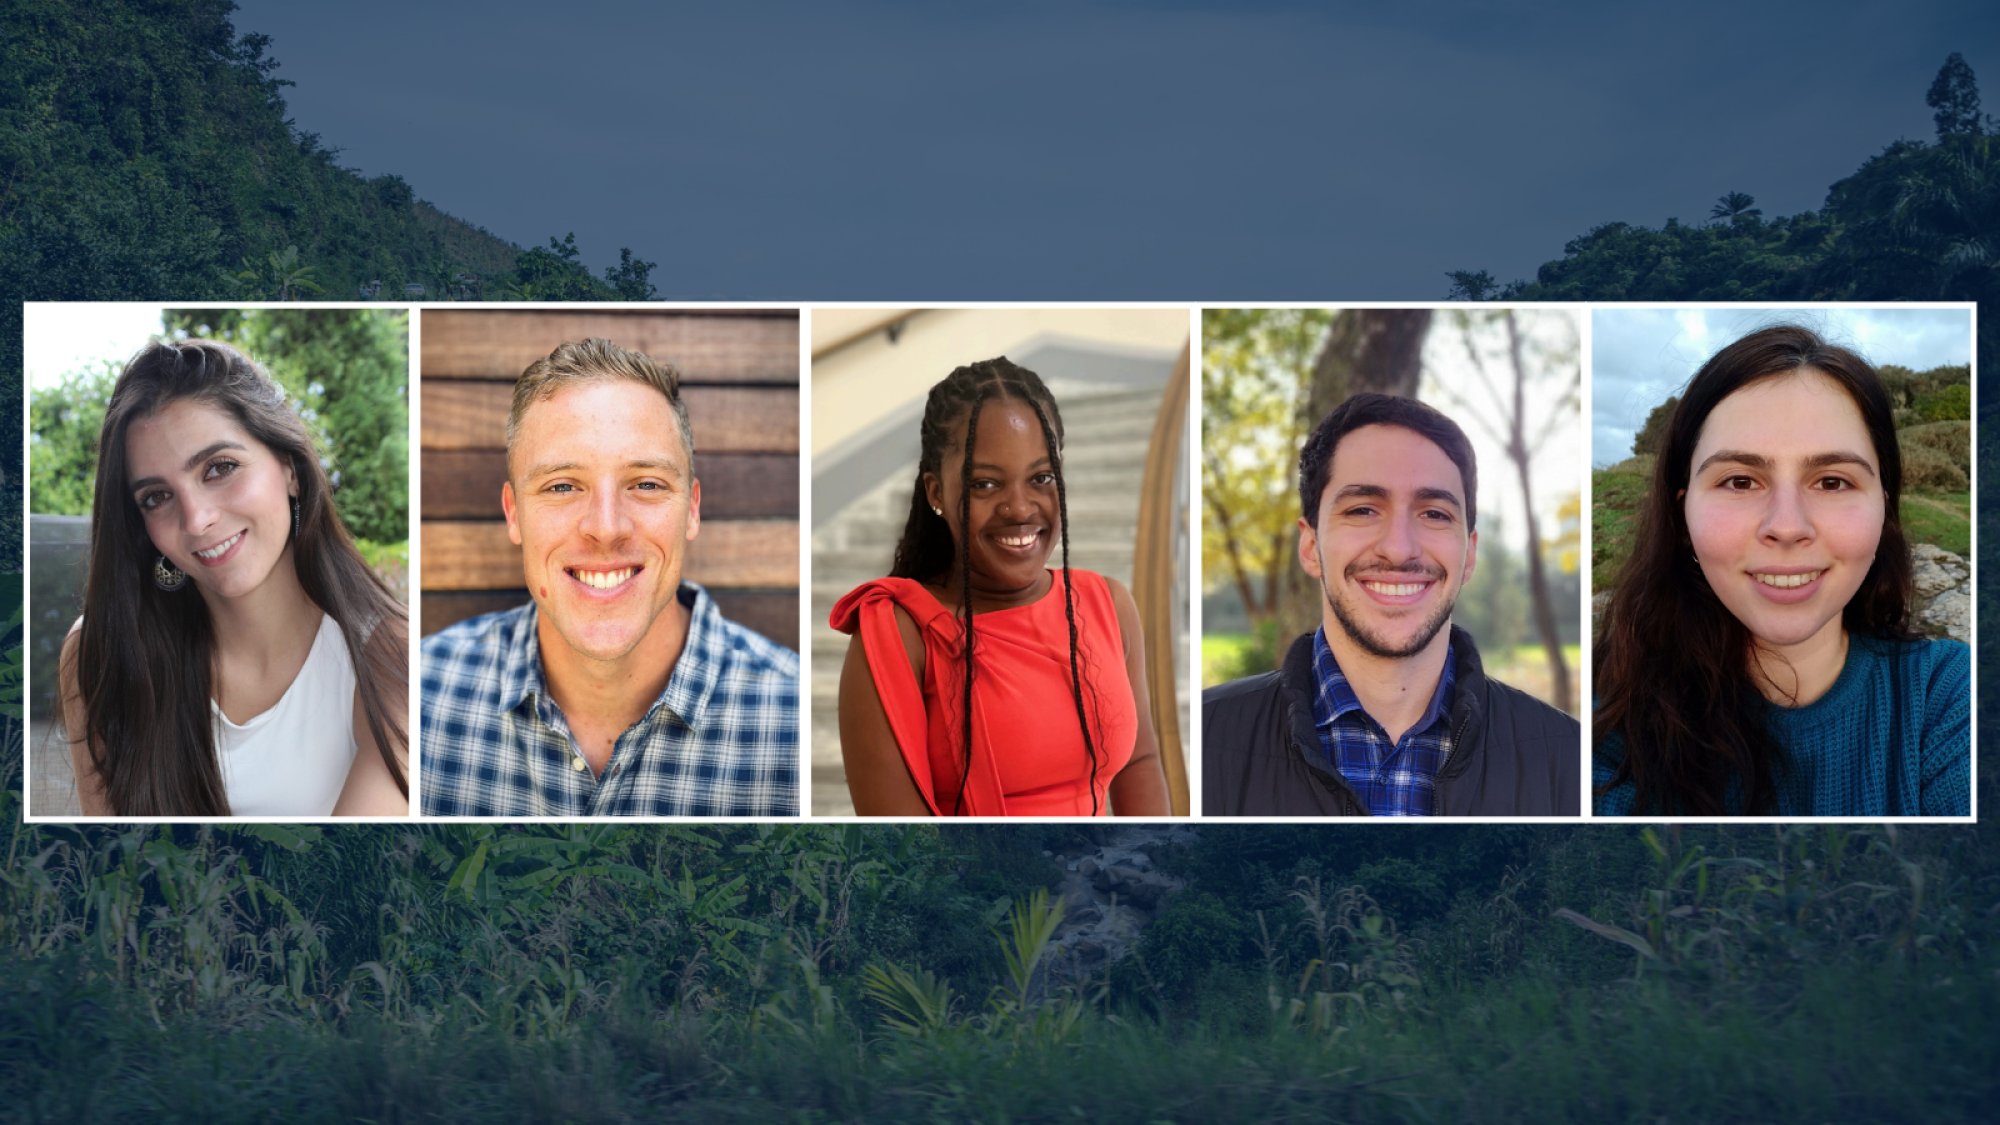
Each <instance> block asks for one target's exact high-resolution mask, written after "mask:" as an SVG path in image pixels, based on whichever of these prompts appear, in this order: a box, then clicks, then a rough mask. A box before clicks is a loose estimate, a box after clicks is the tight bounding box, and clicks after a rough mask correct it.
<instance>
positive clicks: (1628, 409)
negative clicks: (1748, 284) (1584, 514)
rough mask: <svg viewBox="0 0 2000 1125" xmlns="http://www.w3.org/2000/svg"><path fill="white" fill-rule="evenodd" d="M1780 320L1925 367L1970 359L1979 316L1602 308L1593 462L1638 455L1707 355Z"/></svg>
mask: <svg viewBox="0 0 2000 1125" xmlns="http://www.w3.org/2000/svg"><path fill="white" fill-rule="evenodd" d="M1781 323H1782V324H1803V325H1805V326H1806V327H1808V328H1811V329H1813V330H1815V331H1817V332H1818V333H1819V334H1820V335H1822V336H1824V337H1826V338H1827V339H1828V340H1830V341H1831V342H1833V343H1836V344H1839V345H1841V346H1843V347H1848V348H1852V349H1854V350H1855V351H1856V352H1858V353H1860V355H1861V357H1862V358H1864V359H1866V360H1868V361H1869V362H1870V363H1874V364H1877V365H1880V364H1885V363H1894V364H1900V365H1901V366H1903V367H1907V368H1909V369H1910V370H1912V371H1926V370H1929V369H1930V368H1933V367H1940V366H1943V365H1945V364H1962V363H1970V362H1972V314H1971V313H1970V312H1967V311H1965V310H1963V309H1898V308H1888V309H1829V308H1816V309H1812V310H1810V311H1802V310H1797V309H1793V310H1785V309H1758V308H1723V309H1623V308H1610V309H1598V310H1596V311H1595V312H1593V313H1592V314H1591V320H1590V333H1591V337H1590V357H1591V375H1590V385H1591V395H1592V398H1591V407H1590V442H1591V448H1590V453H1591V463H1592V464H1593V465H1599V466H1603V465H1610V464H1615V463H1616V462H1619V461H1622V460H1624V459H1625V458H1627V457H1630V456H1631V455H1632V438H1633V435H1635V434H1637V433H1638V432H1639V428H1640V427H1642V426H1644V425H1645V424H1646V415H1647V414H1650V413H1651V412H1652V410H1653V408H1654V407H1655V406H1658V405H1660V404H1661V403H1663V402H1665V401H1667V399H1668V398H1669V397H1670V396H1672V395H1675V394H1678V393H1679V392H1680V390H1681V388H1682V387H1684V386H1686V385H1687V381H1688V380H1689V379H1690V378H1692V377H1693V376H1694V373H1695V370H1696V369H1697V368H1699V367H1700V366H1701V365H1702V364H1703V363H1704V362H1706V361H1707V359H1708V357H1709V356H1711V355H1714V354H1715V353H1716V352H1718V351H1721V350H1722V348H1723V347H1724V346H1725V345H1727V344H1729V343H1730V342H1731V341H1733V340H1735V339H1736V338H1737V337H1739V336H1742V335H1744V334H1746V333H1748V332H1751V331H1754V330H1755V329H1758V328H1763V327H1766V326H1768V325H1772V324H1781Z"/></svg>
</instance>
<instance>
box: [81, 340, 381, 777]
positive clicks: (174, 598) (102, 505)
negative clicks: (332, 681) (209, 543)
mask: <svg viewBox="0 0 2000 1125" xmlns="http://www.w3.org/2000/svg"><path fill="white" fill-rule="evenodd" d="M179 401H193V402H198V403H202V404H204V405H208V406H212V407H214V408H216V409H218V410H221V411H223V412H224V413H226V414H228V415H229V416H230V417H231V418H232V419H234V420H235V421H236V423H237V424H238V425H240V426H242V427H243V429H244V431H245V432H247V433H248V434H249V435H250V436H252V437H254V438H256V439H257V440H258V441H259V442H262V443H263V444H264V445H265V446H267V447H269V448H270V450H271V452H273V453H275V454H277V455H278V457H279V458H281V459H282V460H283V462H284V463H285V464H287V465H289V466H290V467H291V469H292V471H293V473H294V474H295V476H296V478H297V481H298V488H299V495H298V503H299V530H298V536H297V541H296V542H295V543H294V544H293V556H292V557H293V560H294V563H295V565H296V566H297V568H298V575H299V585H300V586H301V587H303V588H304V590H305V593H306V596H307V597H308V598H311V599H312V601H313V604H315V605H317V606H318V607H319V608H320V609H321V610H322V611H323V612H325V613H326V615H327V616H329V617H331V618H333V620H334V623H335V624H337V625H338V626H339V627H340V633H341V637H342V638H343V639H345V640H346V642H347V652H348V655H349V657H350V658H351V659H352V660H353V662H354V679H355V684H356V685H357V689H358V691H359V692H360V696H361V706H362V710H363V712H364V713H365V715H366V717H367V720H368V730H369V733H370V734H372V735H374V737H375V746H376V748H377V749H378V750H379V751H380V752H381V754H382V759H383V761H385V762H387V763H388V765H389V772H390V774H391V775H392V776H394V777H395V779H396V786H397V788H399V789H401V790H402V791H403V794H404V796H406V797H407V796H408V795H409V783H408V781H407V780H406V779H405V778H404V776H403V769H402V766H401V764H400V763H399V762H398V761H397V757H398V754H399V753H400V752H403V751H405V750H406V748H407V747H408V745H409V736H408V734H407V731H406V728H407V724H406V721H405V718H404V710H405V709H404V708H402V707H392V706H390V704H389V700H390V699H391V698H392V697H396V698H407V692H408V690H409V688H408V684H409V645H408V635H409V619H408V614H407V613H406V612H405V611H404V609H403V607H402V606H401V605H400V604H399V603H398V602H397V601H396V599H395V597H394V596H392V595H391V594H390V593H389V591H388V589H387V588H385V587H384V586H383V585H382V583H381V580H380V579H378V578H376V576H375V573H374V572H373V571H371V570H370V569H369V568H368V564H367V563H366V562H364V561H362V558H361V553H360V552H359V551H357V550H355V547H354V541H353V540H352V539H351V538H349V537H348V534H347V529H346V527H344V526H342V524H341V522H340V516H339V515H338V514H337V513H336V512H335V511H334V507H333V498H332V495H331V491H332V490H331V488H330V487H329V485H328V483H327V478H326V473H325V471H324V470H322V469H321V468H320V463H319V455H318V454H317V453H315V452H314V451H313V446H312V439H311V437H309V436H308V435H307V433H306V428H305V425H304V424H303V423H302V422H300V420H299V417H298V415H297V414H295V413H294V412H293V411H292V408H291V407H290V406H289V405H288V404H287V403H286V401H285V393H284V391H282V390H281V389H279V387H278V385H277V384H276V383H274V382H272V381H271V378H270V377H269V376H268V375H266V374H265V373H264V372H263V371H262V370H260V369H259V368H258V367H257V365H256V364H254V363H252V362H251V361H250V360H249V359H248V358H246V357H245V356H244V355H243V354H242V353H240V352H238V351H236V350H235V349H233V348H230V347H228V346H226V345H224V344H220V343H216V342H213V341H209V340H189V341H186V342H184V343H178V344H168V343H158V342H156V343H153V344H150V345H148V346H147V347H146V349H145V350H144V351H141V352H140V353H139V354H138V355H137V356H135V357H133V359H132V362H131V363H129V364H127V365H126V367H125V372H124V374H123V375H121V376H119V379H118V385H117V386H116V387H115V388H114V389H113V390H112V392H111V402H110V404H109V405H108V406H107V407H106V409H105V412H104V428H103V429H102V430H101V431H100V432H99V436H98V444H97V491H96V502H95V504H94V505H93V507H92V508H91V516H90V571H89V576H88V578H87V579H86V581H85V586H84V597H83V626H82V628H81V629H80V630H79V631H78V638H77V645H76V648H75V653H76V655H75V660H74V663H73V664H72V666H71V667H70V668H68V669H65V671H66V672H68V673H69V674H71V675H73V676H74V680H73V682H74V683H75V684H76V687H77V691H78V694H79V695H80V696H81V698H82V701H83V707H84V713H85V715H86V719H85V727H86V729H85V730H84V731H81V732H77V731H72V732H69V737H70V738H71V739H72V740H76V739H77V738H79V737H87V742H86V745H87V746H88V747H89V753H90V760H91V765H92V766H93V768H95V770H96V771H97V776H98V779H99V781H100V782H101V783H102V785H103V789H104V797H105V800H106V801H107V802H109V804H110V806H111V811H112V812H113V813H114V814H115V815H118V816H227V815H229V798H228V796H227V794H226V793H224V791H223V786H222V769H221V765H220V763H219V762H218V761H217V760H216V754H215V730H214V726H213V719H212V717H211V714H210V700H211V699H213V697H214V679H215V635H214V627H213V623H212V622H211V621H210V620H209V616H208V606H207V603H206V602H204V601H203V600H202V598H201V596H200V594H199V593H197V592H196V591H194V590H191V589H187V588H182V589H179V590H173V591H169V590H162V589H160V588H159V587H158V586H157V585H156V584H155V583H154V581H153V574H152V571H153V566H154V563H155V561H156V557H157V555H158V551H157V550H156V549H155V548H154V546H153V542H152V540H151V539H150V538H149V537H148V536H147V534H146V527H145V519H144V516H143V515H142V514H141V512H140V510H139V507H138V505H137V504H135V503H133V500H132V496H131V490H130V489H129V488H128V487H127V470H126V458H125V434H126V431H127V430H128V429H130V428H131V426H132V424H133V423H134V422H137V421H140V420H142V419H145V418H149V417H151V416H153V415H155V414H157V413H159V412H160V411H161V410H162V409H164V408H165V407H166V406H167V405H168V404H169V403H173V402H179Z"/></svg>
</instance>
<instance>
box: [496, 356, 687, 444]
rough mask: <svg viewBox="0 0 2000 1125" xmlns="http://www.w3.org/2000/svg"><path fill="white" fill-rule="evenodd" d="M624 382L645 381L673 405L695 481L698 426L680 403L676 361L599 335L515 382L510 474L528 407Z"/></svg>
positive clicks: (509, 435)
mask: <svg viewBox="0 0 2000 1125" xmlns="http://www.w3.org/2000/svg"><path fill="white" fill-rule="evenodd" d="M620 381H623V382H631V383H643V384H645V385H646V386H648V387H651V388H653V389H654V390H656V391H658V392H660V394H661V396H662V397H664V398H665V399H666V400H667V405H668V406H671V407H673V409H674V422H675V424H676V425H677V426H679V428H680V431H681V445H682V446H683V447H684V448H685V449H686V450H687V459H688V477H689V479H693V477H694V425H693V423H691V422H689V421H688V412H687V404H686V403H684V402H682V401H681V373H680V371H679V370H678V369H677V368H675V367H674V365H673V364H671V363H660V362H659V361H657V360H655V359H654V358H653V357H652V356H649V355H647V354H646V353H644V352H635V351H628V350H626V349H624V348H621V347H619V346H618V345H616V344H614V343H612V342H611V341H609V340H605V339H602V338H598V337H592V338H591V339H588V340H585V341H583V342H582V343H580V344H579V343H565V344H562V345H560V346H558V347H557V348H556V350H555V351H552V352H550V353H549V354H548V357H547V358H545V359H538V360H536V361H535V362H533V363H531V364H529V365H528V369H527V370H526V371H523V372H521V377H520V378H519V379H517V380H515V381H514V406H513V409H511V410H509V411H508V412H507V468H508V472H509V473H511V472H512V471H513V465H514V438H515V435H517V434H519V433H520V431H521V419H522V417H524V416H525V415H526V414H527V413H528V407H530V406H532V405H534V404H535V403H537V402H540V401H542V400H543V399H546V398H549V397H550V396H552V395H554V394H555V393H556V392H557V391H559V390H562V389H563V388H564V387H574V386H580V385H584V384H588V383H605V382H620Z"/></svg>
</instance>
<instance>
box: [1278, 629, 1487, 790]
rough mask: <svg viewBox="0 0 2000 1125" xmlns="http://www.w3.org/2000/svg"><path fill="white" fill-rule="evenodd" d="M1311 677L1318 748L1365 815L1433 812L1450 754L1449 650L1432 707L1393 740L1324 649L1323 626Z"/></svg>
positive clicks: (1317, 637)
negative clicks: (1365, 810)
mask: <svg viewBox="0 0 2000 1125" xmlns="http://www.w3.org/2000/svg"><path fill="white" fill-rule="evenodd" d="M1313 675H1314V677H1315V678H1316V679H1317V680H1318V681H1319V694H1318V695H1315V696H1314V697H1313V722H1314V723H1315V724H1317V725H1318V727H1319V745H1320V749H1321V750H1323V751H1325V752H1326V756H1327V758H1328V760H1329V761H1330V762H1331V763H1332V765H1333V768H1334V769H1336V770H1338V771H1340V775H1341V776H1342V777H1344V778H1346V779H1347V783H1348V784H1349V785H1351V786H1353V787H1354V792H1355V795H1356V796H1359V797H1360V798H1361V803H1362V804H1363V805H1365V806H1367V808H1368V811H1369V813H1370V814H1372V815H1374V816H1429V815H1431V810H1432V808H1433V805H1432V801H1431V798H1432V795H1433V790H1434V789H1435V787H1436V783H1437V772H1438V769H1439V768H1440V767H1442V766H1443V765H1444V760H1445V759H1446V758H1447V757H1450V756H1451V690H1452V683H1453V681H1454V679H1455V677H1454V676H1453V674H1452V651H1451V648H1450V647H1449V646H1447V647H1446V648H1445V653H1444V675H1442V676H1439V677H1438V686H1437V690H1436V691H1435V692H1432V693H1431V705H1430V707H1429V708H1428V709H1426V710H1425V711H1424V717H1423V718H1421V719H1418V720H1417V723H1416V725H1415V726H1413V727H1411V728H1410V729H1409V730H1407V731H1405V732H1403V737H1402V738H1401V739H1400V740H1398V741H1397V742H1395V743H1394V744H1391V743H1390V741H1389V733H1388V732H1387V731H1385V730H1383V729H1382V724H1381V723H1378V722H1376V721H1375V719H1374V718H1373V717H1372V716H1370V715H1369V714H1368V712H1366V711H1364V710H1362V709H1361V700H1360V698H1359V697H1357V696H1356V695H1355V694H1354V689H1353V688H1352V687H1350V686H1349V685H1348V683H1347V677H1346V676H1345V675H1343V674H1342V673H1341V671H1340V665H1339V664H1338V663H1336V662H1335V661H1334V659H1333V650H1332V649H1331V648H1328V647H1327V643H1326V630H1325V628H1321V629H1320V630H1319V631H1318V632H1316V633H1314V634H1313Z"/></svg>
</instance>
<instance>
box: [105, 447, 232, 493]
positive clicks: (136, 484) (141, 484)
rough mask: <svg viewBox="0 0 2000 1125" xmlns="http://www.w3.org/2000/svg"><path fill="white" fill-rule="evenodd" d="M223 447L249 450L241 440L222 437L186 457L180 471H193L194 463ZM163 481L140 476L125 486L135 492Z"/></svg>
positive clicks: (213, 454)
mask: <svg viewBox="0 0 2000 1125" xmlns="http://www.w3.org/2000/svg"><path fill="white" fill-rule="evenodd" d="M225 449H240V450H242V451H243V452H245V453H248V452H250V447H249V446H247V445H244V444H243V443H242V442H240V441H231V440H229V439H228V438H224V439H223V440H221V441H218V442H216V443H215V444H214V445H211V446H209V447H208V448H207V449H204V450H202V451H201V452H199V453H197V454H195V455H194V456H192V457H190V458H188V459H187V463H186V464H184V465H182V466H181V472H184V473H191V472H194V467H195V466H196V465H199V464H201V463H202V462H203V461H206V460H208V459H209V458H210V457H213V456H215V455H216V454H217V453H220V452H221V451H223V450H225ZM165 483H167V482H166V481H164V480H162V479H161V478H159V477H141V478H140V479H138V480H135V481H133V482H132V483H131V484H130V485H127V486H126V487H127V488H129V489H130V490H131V491H133V492H137V491H139V490H140V489H142V488H151V487H153V486H154V485H156V484H165Z"/></svg>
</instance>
